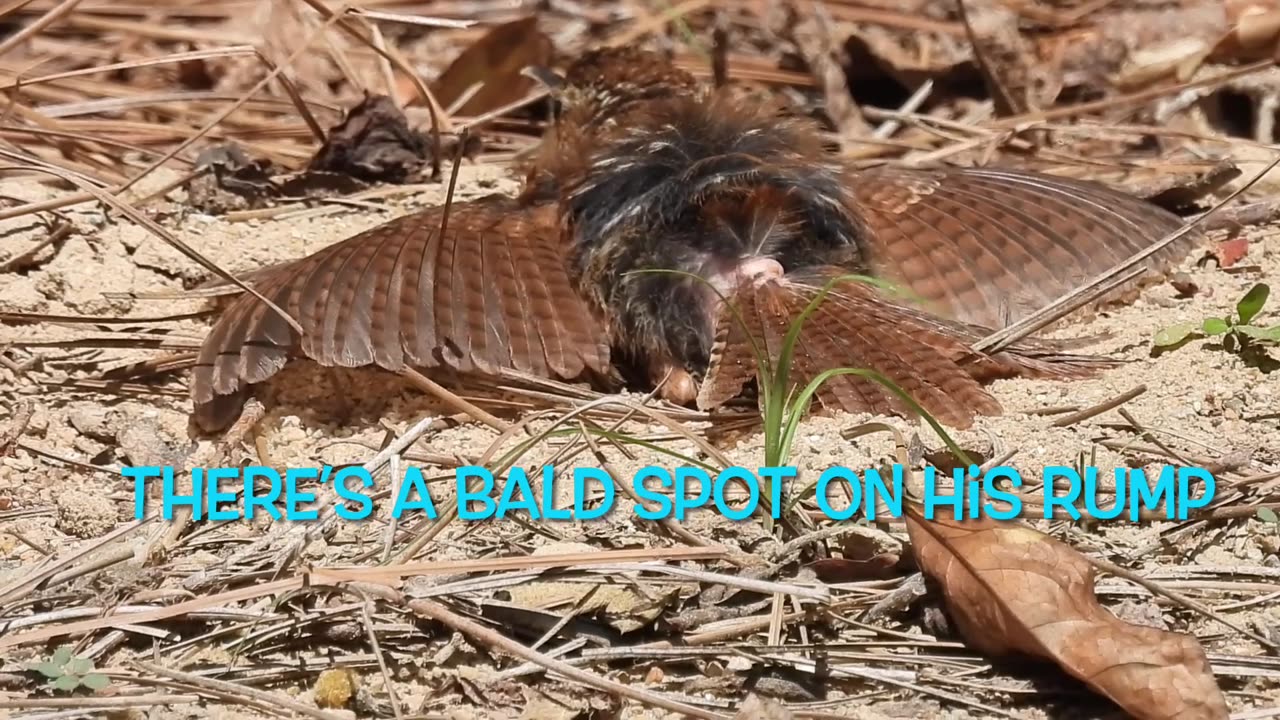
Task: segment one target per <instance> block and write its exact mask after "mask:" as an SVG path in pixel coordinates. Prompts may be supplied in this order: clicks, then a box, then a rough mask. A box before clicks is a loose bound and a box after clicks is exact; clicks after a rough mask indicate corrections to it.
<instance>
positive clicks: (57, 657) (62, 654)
mask: <svg viewBox="0 0 1280 720" xmlns="http://www.w3.org/2000/svg"><path fill="white" fill-rule="evenodd" d="M70 659H71V646H70V645H63V646H62V647H60V648H58V649H57V650H54V651H53V657H51V658H49V662H52V663H57V664H58V665H66V664H67V661H68V660H70Z"/></svg>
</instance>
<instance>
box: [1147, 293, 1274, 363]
mask: <svg viewBox="0 0 1280 720" xmlns="http://www.w3.org/2000/svg"><path fill="white" fill-rule="evenodd" d="M1270 294H1271V289H1270V288H1269V287H1267V285H1266V284H1264V283H1258V284H1256V285H1254V286H1253V287H1251V288H1249V292H1247V293H1245V294H1244V297H1242V298H1240V301H1239V302H1237V303H1236V312H1235V316H1234V317H1225V318H1223V317H1207V318H1205V319H1204V320H1203V321H1201V322H1200V323H1198V324H1197V323H1178V324H1177V325H1171V326H1169V327H1167V328H1164V329H1162V330H1160V331H1159V332H1157V333H1156V336H1155V341H1154V342H1155V346H1156V347H1158V348H1164V347H1172V346H1175V345H1178V344H1179V343H1181V342H1182V341H1184V340H1186V339H1187V338H1189V337H1192V336H1193V335H1199V336H1201V337H1219V336H1220V337H1221V338H1222V347H1223V349H1225V350H1226V351H1228V352H1233V353H1243V352H1245V351H1246V350H1248V349H1250V348H1254V347H1259V346H1262V345H1280V324H1276V325H1272V326H1271V327H1262V326H1260V325H1254V324H1253V320H1254V318H1256V317H1257V316H1258V313H1260V312H1262V308H1263V307H1265V306H1266V304H1267V297H1268V296H1269V295H1270Z"/></svg>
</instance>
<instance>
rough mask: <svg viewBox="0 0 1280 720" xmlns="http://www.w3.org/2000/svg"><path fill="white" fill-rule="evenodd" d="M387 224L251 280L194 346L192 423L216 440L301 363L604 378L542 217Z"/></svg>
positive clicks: (598, 338)
mask: <svg viewBox="0 0 1280 720" xmlns="http://www.w3.org/2000/svg"><path fill="white" fill-rule="evenodd" d="M442 214H443V208H442V207H437V208H431V209H428V210H424V211H422V212H419V213H415V214H412V215H407V216H404V217H401V218H398V219H396V220H392V221H391V222H388V223H385V224H383V225H380V226H378V227H375V228H373V229H371V230H368V231H365V232H363V233H360V234H358V235H355V236H353V237H351V238H348V239H347V240H344V241H342V242H339V243H336V244H334V245H330V246H328V247H326V248H324V249H323V250H320V251H319V252H317V253H315V254H313V255H311V256H309V257H306V258H303V259H301V260H296V261H293V262H290V263H287V264H284V265H281V266H279V267H277V268H271V269H269V270H268V271H266V272H260V273H257V274H255V280H256V282H254V286H255V287H256V288H257V290H258V291H259V292H261V293H262V294H263V295H264V296H266V297H268V298H270V299H271V300H272V301H273V302H275V303H276V304H277V305H279V306H280V307H281V308H283V309H284V310H285V311H286V312H287V313H289V315H290V316H291V317H292V318H293V319H294V320H296V321H297V322H298V323H299V324H300V325H301V326H302V330H303V333H302V335H301V336H300V337H299V336H298V335H297V333H295V332H294V331H293V329H292V328H291V327H290V325H289V324H288V323H287V322H286V321H285V320H284V318H282V317H281V316H280V315H279V314H277V313H276V312H274V311H273V310H271V309H270V308H268V307H267V306H266V305H265V304H264V303H262V302H261V301H260V300H258V299H257V298H256V297H254V296H252V295H249V294H244V295H241V296H240V297H239V298H237V299H236V300H235V301H234V302H233V303H232V304H231V305H230V306H229V307H228V308H227V309H226V311H225V312H224V313H223V314H222V316H221V317H220V318H219V319H218V320H217V322H216V323H215V324H214V326H213V329H212V330H211V331H210V333H209V335H208V336H207V338H206V339H205V341H204V344H203V346H202V347H201V349H200V353H199V357H198V359H197V361H196V367H195V369H194V372H193V375H192V380H191V396H192V400H193V401H194V403H195V405H196V417H197V421H198V422H199V423H200V424H201V425H202V426H203V427H205V428H206V429H210V430H213V429H217V428H219V427H222V426H225V424H227V423H229V422H230V421H231V420H233V419H234V413H237V412H238V411H239V402H238V401H237V400H235V398H236V397H237V396H239V395H241V394H242V393H243V391H244V390H245V388H247V386H248V385H251V384H253V383H258V382H262V381H263V380H266V379H267V378H269V377H270V376H272V375H274V374H275V373H276V372H277V371H279V370H280V368H281V367H282V366H283V365H284V364H285V362H286V360H287V359H288V357H289V356H290V355H291V354H294V353H296V352H300V353H301V354H302V355H304V356H306V357H308V358H311V359H312V360H315V361H316V362H317V363H319V364H321V365H327V366H341V367H357V366H363V365H377V366H379V367H382V368H385V369H387V370H391V371H398V370H400V369H401V368H403V367H404V366H405V365H406V364H407V365H410V366H412V367H417V368H433V367H439V366H448V367H452V368H455V369H457V370H460V371H479V372H483V373H497V372H499V371H502V370H505V369H510V370H516V371H519V372H523V373H528V374H533V375H538V376H542V377H550V378H555V379H565V380H572V379H575V378H578V377H579V376H581V375H583V373H584V372H586V371H593V372H597V373H605V372H607V369H608V366H609V348H608V345H607V343H606V342H605V339H604V332H603V330H602V329H601V327H600V325H599V323H598V322H597V321H596V319H595V318H594V317H593V315H592V313H591V312H590V310H589V308H588V307H587V306H586V304H585V303H584V302H583V301H582V299H581V298H580V297H579V295H578V294H577V293H576V292H575V291H574V289H573V286H572V284H571V283H570V280H569V276H568V271H567V268H566V265H565V261H564V257H563V255H562V253H561V249H560V247H561V246H560V243H559V235H558V224H557V222H556V217H555V213H554V208H551V207H526V206H523V205H520V204H518V203H516V202H515V201H513V200H510V199H508V198H502V197H498V196H492V197H489V198H483V199H480V200H476V201H472V202H460V203H455V204H453V206H452V208H451V209H450V212H449V217H448V225H447V230H446V232H445V233H444V235H441V233H440V225H441V216H442Z"/></svg>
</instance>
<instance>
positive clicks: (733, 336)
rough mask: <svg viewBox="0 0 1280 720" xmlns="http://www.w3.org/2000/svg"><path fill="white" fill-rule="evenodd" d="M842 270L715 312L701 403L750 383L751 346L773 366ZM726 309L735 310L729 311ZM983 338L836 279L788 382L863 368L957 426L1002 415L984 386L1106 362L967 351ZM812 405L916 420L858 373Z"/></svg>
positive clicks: (791, 281)
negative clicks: (976, 418)
mask: <svg viewBox="0 0 1280 720" xmlns="http://www.w3.org/2000/svg"><path fill="white" fill-rule="evenodd" d="M839 273H840V271H839V270H838V269H834V268H821V269H814V270H812V271H802V272H791V273H788V274H787V275H786V276H784V277H783V278H782V279H780V280H771V281H768V282H764V283H756V284H750V283H744V284H742V285H740V286H739V287H738V288H737V290H736V292H735V293H734V294H733V295H732V296H730V297H729V298H727V300H728V302H727V303H726V304H722V305H721V309H720V312H719V315H718V318H717V323H716V340H715V345H714V347H713V350H712V359H711V366H710V368H709V370H708V372H707V375H706V376H705V378H704V379H703V384H702V388H701V390H700V394H699V396H698V404H699V406H700V407H702V408H714V407H717V406H719V405H721V404H723V403H725V402H727V401H728V400H730V399H732V398H734V397H736V396H737V395H739V394H740V393H741V392H742V390H743V388H744V387H745V386H746V385H747V384H748V383H749V382H750V381H752V380H755V379H757V378H758V363H757V360H756V355H755V351H756V350H757V349H758V350H759V351H760V352H761V353H763V354H764V355H765V356H766V357H768V358H769V359H770V361H771V362H774V363H776V361H777V359H778V358H779V357H780V355H781V353H782V345H783V342H784V338H785V337H786V335H787V332H788V330H789V328H790V326H791V324H792V323H793V322H794V321H795V320H796V319H797V318H798V317H799V316H800V315H801V314H802V313H803V312H804V310H805V308H806V307H808V306H809V304H810V301H811V300H813V299H814V298H815V297H817V296H818V295H819V293H821V292H822V290H823V288H824V287H825V286H826V280H828V279H830V278H833V277H838V276H839ZM730 308H736V314H735V313H734V312H733V311H731V309H730ZM987 332H988V331H987V330H986V329H985V328H981V327H977V326H973V325H968V324H964V323H959V322H953V321H948V320H943V319H941V318H938V317H936V316H933V315H930V314H928V313H926V312H923V311H921V310H919V309H917V308H915V307H912V306H911V305H910V304H908V303H907V302H899V301H898V300H896V299H895V298H893V297H892V296H890V295H889V294H887V293H886V291H883V290H880V289H878V288H876V287H875V286H873V285H870V284H867V283H864V282H862V281H859V280H840V281H838V282H837V284H836V285H834V287H833V288H832V290H831V291H830V292H829V294H828V295H827V296H826V297H825V298H824V299H823V300H822V301H821V302H820V303H818V304H817V306H816V308H815V309H814V311H813V312H812V314H810V315H809V316H808V317H807V318H806V319H805V320H804V322H803V324H802V325H801V330H800V333H799V334H798V336H797V340H796V343H795V346H794V350H793V353H794V354H793V356H792V358H791V363H790V366H789V378H788V383H789V384H793V385H794V386H796V387H803V386H804V385H805V384H807V383H809V382H810V381H811V380H813V379H814V378H816V377H818V376H819V375H821V374H823V373H824V372H826V371H828V370H833V369H838V368H853V369H859V370H870V371H872V372H874V373H876V374H878V375H879V376H881V377H883V378H885V379H887V380H889V381H891V382H893V383H894V384H896V385H897V386H898V387H900V388H901V389H902V390H903V391H905V392H906V393H907V395H909V396H910V397H912V398H913V399H914V400H915V401H916V402H918V403H920V405H921V406H922V407H923V408H924V409H925V410H926V411H927V412H929V413H930V414H932V415H933V416H934V417H936V418H937V419H938V420H940V421H942V422H943V423H946V424H948V425H952V426H954V427H961V428H964V427H969V426H970V425H971V424H972V422H973V418H974V416H975V415H997V414H999V413H1000V412H1001V408H1000V405H999V403H997V402H996V400H995V398H994V397H992V396H991V395H990V394H989V393H987V392H986V390H984V389H983V388H982V386H981V383H982V382H985V381H987V380H991V379H995V378H1001V377H1014V376H1020V377H1044V378H1048V377H1057V378H1066V377H1080V376H1083V375H1087V374H1089V373H1091V372H1092V371H1094V370H1096V369H1097V368H1098V367H1099V366H1101V365H1106V364H1111V363H1109V361H1106V360H1103V359H1101V358H1093V357H1088V356H1080V355H1070V354H1067V353H1064V352H1062V351H1061V349H1060V348H1059V347H1058V346H1057V345H1055V344H1054V343H1052V342H1050V341H1028V342H1024V343H1021V344H1019V345H1017V346H1015V347H1012V348H1009V349H1007V350H1005V351H1002V352H1001V353H999V354H996V355H990V356H988V355H979V354H975V353H973V352H972V351H971V350H970V349H969V346H970V344H972V343H973V342H975V341H977V340H979V339H981V338H982V337H983V336H984V335H986V334H987ZM748 334H749V336H750V338H754V339H755V343H754V346H753V343H752V341H751V339H749V337H748ZM762 381H763V379H762ZM817 398H818V400H820V401H821V403H822V404H823V405H826V406H830V407H834V408H839V409H843V410H845V411H848V412H871V413H876V414H889V413H895V414H904V415H908V416H911V415H914V414H915V412H914V410H913V409H912V408H911V407H909V406H908V405H907V404H906V403H905V402H903V401H902V399H901V398H900V397H899V396H898V395H897V394H895V393H894V392H893V391H892V390H890V389H889V388H887V387H885V386H884V385H883V384H881V383H879V382H877V381H876V380H874V379H872V378H870V377H867V376H862V375H842V376H837V377H833V378H831V379H830V380H828V381H827V382H826V383H825V384H824V385H823V386H822V387H821V388H820V391H819V392H818V393H817Z"/></svg>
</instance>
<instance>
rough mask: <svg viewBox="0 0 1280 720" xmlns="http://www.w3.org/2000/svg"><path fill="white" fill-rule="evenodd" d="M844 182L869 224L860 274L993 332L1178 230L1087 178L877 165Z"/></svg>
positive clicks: (1158, 265) (1181, 247) (1167, 259)
mask: <svg viewBox="0 0 1280 720" xmlns="http://www.w3.org/2000/svg"><path fill="white" fill-rule="evenodd" d="M849 187H850V190H851V191H852V192H853V194H854V197H855V199H856V203H855V205H856V207H857V208H858V211H859V212H860V213H861V215H862V219H863V221H864V222H865V223H866V224H867V226H868V229H869V230H870V237H868V238H867V240H866V247H865V250H866V255H867V257H866V258H864V261H865V262H866V264H867V266H868V270H869V271H870V272H871V274H873V275H876V276H879V277H884V278H887V279H891V280H894V281H897V282H899V283H901V284H902V285H904V286H905V287H906V288H907V289H909V290H911V291H913V292H914V293H915V294H917V295H918V296H920V297H921V298H923V299H924V300H925V301H926V303H927V306H928V307H930V308H932V309H934V310H935V311H937V312H939V313H941V314H944V315H946V316H948V317H950V318H954V319H957V320H963V321H966V322H973V323H979V324H982V325H986V326H990V327H996V328H999V327H1003V326H1005V325H1008V324H1011V323H1013V322H1016V321H1018V320H1020V319H1022V318H1023V317H1025V316H1027V315H1029V314H1030V313H1032V312H1034V311H1035V310H1037V309H1039V308H1041V307H1043V306H1045V305H1048V304H1049V303H1050V302H1052V301H1053V300H1055V299H1057V298H1058V297H1060V296H1061V295H1063V294H1065V293H1067V292H1069V291H1071V290H1073V289H1074V288H1076V287H1077V286H1079V285H1080V284H1082V283H1084V282H1086V281H1088V280H1089V279H1091V278H1093V277H1094V276H1096V275H1098V274H1100V273H1102V272H1105V271H1106V270H1107V269H1109V268H1111V267H1113V266H1114V265H1115V264H1117V263H1118V262H1120V261H1122V260H1124V259H1126V258H1128V257H1129V256H1130V255H1132V254H1133V253H1135V252H1137V251H1139V250H1141V249H1143V248H1146V247H1149V246H1151V245H1153V244H1155V243H1156V242H1158V241H1159V240H1160V239H1161V238H1162V237H1163V236H1165V235H1166V234H1168V233H1170V232H1172V231H1174V230H1176V229H1177V228H1178V227H1179V226H1180V225H1181V221H1180V220H1179V218H1178V217H1177V216H1175V215H1173V214H1172V213H1169V212H1167V211H1165V210H1163V209H1162V208H1159V207H1156V206H1155V205H1152V204H1150V203H1147V202H1145V201H1143V200H1141V199H1138V198H1135V197H1132V196H1130V195H1127V194H1124V193H1121V192H1119V191H1116V190H1112V189H1111V188H1108V187H1105V186H1103V185H1100V184H1098V183H1093V182H1087V181H1081V180H1071V179H1067V178H1061V177H1052V176H1046V175H1040V174H1031V173H1026V172H1020V171H1016V170H998V169H948V170H914V169H892V168H881V169H875V170H870V171H866V172H862V173H857V174H853V175H851V176H850V180H849ZM1200 239H1201V238H1200V235H1199V233H1197V232H1195V231H1192V232H1189V233H1187V234H1186V235H1184V236H1183V237H1182V238H1180V239H1179V240H1177V241H1175V242H1174V243H1173V244H1172V245H1170V246H1168V247H1166V248H1165V249H1164V250H1162V251H1160V252H1159V253H1157V254H1156V255H1154V256H1152V257H1151V258H1148V259H1147V260H1146V261H1145V263H1144V266H1145V267H1146V268H1147V270H1148V271H1149V273H1150V275H1156V274H1159V273H1163V272H1165V271H1167V270H1168V269H1169V267H1170V266H1171V265H1172V264H1174V263H1176V262H1178V261H1180V260H1181V259H1182V258H1183V257H1185V256H1186V255H1187V253H1188V252H1189V251H1190V250H1191V248H1192V247H1193V246H1194V245H1195V244H1196V243H1197V242H1199V240H1200ZM1121 292H1123V291H1121Z"/></svg>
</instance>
